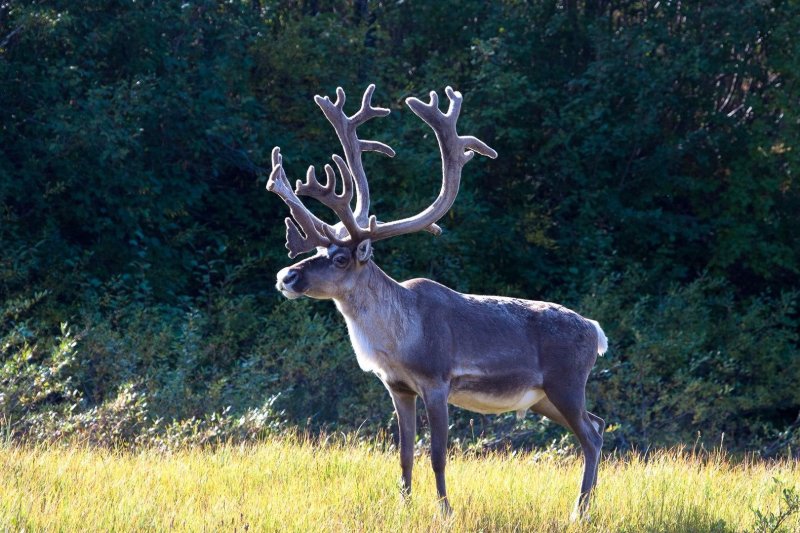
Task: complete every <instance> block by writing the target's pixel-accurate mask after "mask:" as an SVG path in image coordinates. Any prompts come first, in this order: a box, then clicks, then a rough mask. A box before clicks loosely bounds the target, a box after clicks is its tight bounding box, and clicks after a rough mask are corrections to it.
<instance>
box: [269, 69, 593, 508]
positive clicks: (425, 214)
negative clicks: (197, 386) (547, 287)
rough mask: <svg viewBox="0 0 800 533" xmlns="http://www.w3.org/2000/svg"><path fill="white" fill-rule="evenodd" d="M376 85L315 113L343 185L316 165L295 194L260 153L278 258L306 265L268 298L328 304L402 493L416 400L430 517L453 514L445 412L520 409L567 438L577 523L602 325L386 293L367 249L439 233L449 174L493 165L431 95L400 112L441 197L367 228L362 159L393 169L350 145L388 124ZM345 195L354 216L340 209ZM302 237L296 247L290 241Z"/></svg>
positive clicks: (472, 298) (556, 311) (513, 303)
mask: <svg viewBox="0 0 800 533" xmlns="http://www.w3.org/2000/svg"><path fill="white" fill-rule="evenodd" d="M374 90H375V86H374V85H370V86H369V87H368V88H367V90H366V91H365V93H364V96H363V99H362V103H361V109H359V110H358V112H356V113H355V114H354V115H352V116H347V115H346V114H345V112H344V103H345V94H344V91H343V90H342V89H341V88H337V89H336V101H335V102H331V100H330V99H329V98H328V97H327V96H326V97H324V98H322V97H320V96H315V97H314V100H315V102H316V103H317V105H318V106H319V107H320V108H321V109H322V112H323V113H324V114H325V117H326V118H327V119H328V121H330V123H331V124H332V125H333V127H334V129H335V130H336V134H337V135H338V137H339V140H340V141H341V144H342V148H343V150H344V159H342V157H340V156H338V155H334V156H333V162H334V164H335V165H336V167H337V169H338V171H339V175H340V177H341V182H342V183H341V192H337V190H336V189H337V186H336V182H337V180H336V173H335V172H334V170H333V168H332V167H331V165H325V174H326V180H325V184H322V183H320V182H319V181H318V180H317V178H316V175H315V171H314V167H313V166H311V167H309V169H308V173H307V175H306V181H305V182H301V181H300V180H297V184H296V188H295V190H294V191H293V190H292V188H291V187H290V185H289V182H288V180H287V178H286V174H285V171H284V169H283V165H282V159H281V153H280V149H279V148H278V147H276V148H274V149H273V151H272V172H271V174H270V176H269V180H268V182H267V190H269V191H272V192H274V193H276V194H277V195H278V196H280V197H281V199H283V201H284V202H286V204H287V205H288V206H289V210H290V213H291V217H287V218H286V247H287V248H288V250H289V257H290V258H294V257H296V256H297V255H299V254H303V253H306V252H313V251H316V254H315V255H314V256H313V257H309V258H307V259H305V260H303V261H300V262H299V263H296V264H294V265H292V266H289V267H286V268H284V269H282V270H281V271H280V272H278V275H277V284H276V288H277V289H278V290H279V291H280V292H281V293H282V294H283V295H284V296H285V297H286V298H290V299H294V298H299V297H301V296H307V297H310V298H316V299H332V300H333V301H334V303H335V304H336V308H337V309H338V310H339V312H340V313H341V314H342V315H343V316H344V319H345V322H346V323H347V330H348V333H349V335H350V340H351V342H352V344H353V349H354V351H355V353H356V358H357V360H358V364H359V366H360V367H361V368H362V369H363V370H364V371H367V372H373V373H374V374H375V375H377V376H378V378H379V379H380V380H381V382H382V383H383V384H384V386H385V387H386V389H387V390H388V391H389V395H390V396H391V398H392V402H393V403H394V408H395V411H396V413H397V421H398V425H399V430H400V431H399V433H400V466H401V470H402V479H401V492H402V494H403V495H404V496H408V495H410V493H411V470H412V464H413V460H414V438H415V434H416V399H417V397H418V396H420V397H421V398H422V401H423V403H424V405H425V409H426V412H427V415H428V421H429V423H430V432H431V452H430V453H431V465H432V467H433V471H434V474H435V478H436V490H437V493H438V496H439V501H440V503H441V506H442V509H443V511H444V512H445V513H446V514H449V513H450V512H451V507H450V503H449V501H448V499H447V490H446V488H445V476H444V472H445V462H446V456H447V433H448V412H447V410H448V404H453V405H456V406H458V407H462V408H464V409H469V410H471V411H476V412H478V413H483V414H487V413H504V412H509V411H516V412H517V415H518V416H524V414H525V413H526V412H527V410H528V409H530V410H533V411H534V412H536V413H539V414H541V415H544V416H546V417H548V418H550V419H551V420H553V421H555V422H557V423H558V424H560V425H562V426H564V427H566V428H567V429H570V430H571V431H572V432H573V433H575V435H576V436H577V438H578V441H579V442H580V445H581V449H582V451H583V456H584V470H583V480H582V482H581V486H580V493H579V496H578V499H577V502H576V504H575V510H574V511H573V514H572V518H573V519H576V518H579V517H585V516H586V513H587V511H588V508H589V496H590V494H591V491H592V487H593V486H594V485H595V483H596V479H597V467H598V463H599V460H600V449H601V447H602V445H603V436H602V435H603V430H604V428H605V422H604V421H603V419H601V418H600V417H598V416H597V415H594V414H592V413H590V412H588V411H587V410H586V407H585V389H586V380H587V379H588V376H589V371H590V370H591V368H592V366H593V365H594V362H595V359H596V358H597V355H598V354H603V353H604V352H605V351H606V349H607V347H608V341H607V339H606V336H605V334H604V333H603V330H602V329H601V328H600V325H599V324H598V323H597V322H596V321H594V320H589V319H586V318H583V317H582V316H580V315H579V314H577V313H575V312H574V311H571V310H569V309H567V308H565V307H562V306H561V305H558V304H554V303H547V302H537V301H531V300H522V299H517V298H507V297H502V296H476V295H472V294H461V293H458V292H455V291H453V290H451V289H449V288H447V287H445V286H443V285H440V284H439V283H436V282H435V281H431V280H428V279H411V280H408V281H404V282H402V283H398V282H397V281H395V280H394V279H392V278H391V277H389V276H388V275H387V274H386V273H384V272H383V270H381V269H380V268H379V267H378V266H377V265H376V264H375V263H374V262H373V260H372V245H373V243H375V242H377V241H380V240H383V239H388V238H390V237H396V236H398V235H403V234H406V233H413V232H417V231H421V230H426V231H428V232H430V233H433V234H434V235H438V234H440V233H441V231H442V230H441V228H440V227H439V226H438V225H437V224H436V222H437V221H438V220H439V219H440V218H441V217H442V216H444V214H445V213H447V211H448V210H449V209H450V207H451V206H452V205H453V202H454V201H455V199H456V195H457V194H458V188H459V184H460V182H461V170H462V168H463V167H464V165H465V164H466V163H467V162H468V161H469V160H470V159H472V157H473V156H474V155H475V153H476V152H477V153H479V154H481V155H484V156H488V157H491V158H496V157H497V152H495V151H494V150H493V149H492V148H490V147H489V146H488V145H486V143H484V142H483V141H480V140H479V139H477V138H475V137H472V136H461V135H458V133H456V121H457V120H458V115H459V112H460V109H461V102H462V96H461V94H460V93H458V92H456V91H454V90H453V89H452V88H450V87H447V89H446V90H445V92H446V93H447V97H448V99H449V100H450V106H449V109H448V111H447V112H446V113H442V112H441V111H440V109H439V100H438V97H437V95H436V93H435V92H431V93H430V102H429V103H424V102H423V101H421V100H419V99H417V98H408V99H407V100H406V104H407V105H408V107H409V108H411V111H413V112H414V113H415V114H416V115H417V116H418V117H419V118H421V119H422V120H423V121H425V122H426V123H427V124H428V125H429V126H430V127H431V128H432V129H433V131H434V132H435V134H436V139H437V141H438V143H439V149H440V151H441V157H442V174H443V178H442V188H441V192H440V193H439V196H438V197H437V198H436V200H435V201H434V202H433V203H432V204H431V205H430V206H428V207H427V208H426V209H424V210H423V211H421V212H420V213H418V214H417V215H414V216H411V217H408V218H403V219H400V220H394V221H391V222H378V221H377V220H376V218H375V216H374V215H373V216H370V215H369V187H368V184H367V178H366V175H365V172H364V167H363V165H362V162H361V154H362V152H367V151H373V152H379V153H381V154H384V155H387V156H389V157H393V156H394V155H395V152H394V150H392V149H391V148H390V147H389V146H387V145H386V144H383V143H381V142H378V141H372V140H362V139H359V138H358V136H357V135H356V129H357V128H358V126H360V125H361V124H363V123H365V122H366V121H368V120H370V119H372V118H374V117H382V116H386V115H388V114H389V110H388V109H383V108H377V107H373V106H372V104H371V99H372V94H373V92H374ZM354 192H355V197H356V202H355V209H352V199H353V194H354ZM298 196H310V197H312V198H315V199H316V200H318V201H320V202H322V203H323V204H324V205H326V206H327V207H328V208H330V209H331V210H332V211H333V212H334V213H335V214H336V215H337V216H338V217H339V220H340V222H339V223H337V224H335V225H329V224H327V223H325V222H323V221H322V220H320V219H319V218H317V217H316V216H315V215H314V214H313V213H311V211H309V210H308V209H307V208H306V207H305V206H304V205H303V203H302V202H301V201H300V199H299V198H298ZM301 231H302V233H301Z"/></svg>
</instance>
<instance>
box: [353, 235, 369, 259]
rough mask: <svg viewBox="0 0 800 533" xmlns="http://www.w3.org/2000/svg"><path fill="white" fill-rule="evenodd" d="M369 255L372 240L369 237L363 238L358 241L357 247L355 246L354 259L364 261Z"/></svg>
mask: <svg viewBox="0 0 800 533" xmlns="http://www.w3.org/2000/svg"><path fill="white" fill-rule="evenodd" d="M371 257H372V241H371V240H369V239H364V240H363V241H361V242H360V243H358V248H356V259H358V262H359V263H366V262H367V261H369V260H370V258H371Z"/></svg>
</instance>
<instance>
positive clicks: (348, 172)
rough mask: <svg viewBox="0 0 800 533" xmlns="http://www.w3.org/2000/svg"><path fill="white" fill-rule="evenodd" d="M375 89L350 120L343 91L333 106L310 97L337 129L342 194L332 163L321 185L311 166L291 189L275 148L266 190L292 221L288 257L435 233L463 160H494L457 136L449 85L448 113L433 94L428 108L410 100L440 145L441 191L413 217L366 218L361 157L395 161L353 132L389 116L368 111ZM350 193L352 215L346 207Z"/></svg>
mask: <svg viewBox="0 0 800 533" xmlns="http://www.w3.org/2000/svg"><path fill="white" fill-rule="evenodd" d="M374 91H375V85H370V86H369V87H367V90H366V91H365V92H364V97H363V98H362V101H361V109H359V110H358V111H357V112H356V113H355V114H354V115H352V116H349V117H348V116H347V115H346V114H345V112H344V103H345V95H344V91H343V90H342V88H341V87H338V88H337V89H336V101H335V102H331V100H330V98H328V97H327V96H326V97H324V98H323V97H321V96H315V97H314V101H315V102H316V103H317V105H318V106H319V107H320V109H322V112H323V113H324V114H325V117H326V118H327V119H328V121H329V122H330V123H331V124H332V125H333V128H334V129H335V130H336V134H337V136H338V137H339V140H340V142H341V143H342V148H343V149H344V155H345V159H344V160H343V159H342V158H341V157H339V156H338V155H334V156H333V162H334V163H335V164H336V166H337V168H338V170H339V175H340V176H341V177H342V192H341V194H338V193H337V192H336V173H335V172H334V170H333V168H332V167H331V166H330V165H325V175H326V181H325V184H324V185H323V184H321V183H320V182H319V181H318V180H317V177H316V173H315V171H314V167H313V166H312V167H309V169H308V172H307V173H306V181H305V183H303V182H301V181H300V180H297V185H296V188H295V190H294V191H292V190H291V188H290V187H289V182H288V180H287V179H286V174H285V172H284V170H283V165H282V161H281V155H280V150H279V148H277V147H276V148H275V149H273V151H272V173H271V174H270V177H269V181H268V182H267V189H268V190H270V191H272V192H274V193H276V194H278V195H279V196H280V197H281V198H282V199H283V201H284V202H286V204H287V205H288V206H289V210H290V211H291V214H292V218H293V219H294V221H292V218H287V219H286V247H287V248H288V249H289V257H292V258H293V257H295V256H297V255H299V254H302V253H305V252H310V251H312V250H314V248H316V247H317V246H328V245H330V244H331V243H336V244H339V245H345V244H348V243H350V242H361V241H362V240H364V239H372V240H373V241H378V240H381V239H388V238H389V237H394V236H396V235H402V234H404V233H413V232H416V231H421V230H427V231H429V232H431V233H433V234H434V235H438V234H440V233H441V231H442V230H441V228H439V226H437V225H436V221H437V220H439V219H440V218H441V217H443V216H444V214H445V213H447V211H448V210H449V209H450V207H451V206H452V205H453V202H454V201H455V199H456V195H458V188H459V185H460V183H461V170H462V168H463V167H464V165H465V164H466V163H467V161H469V160H470V159H472V157H473V156H474V155H475V152H477V153H479V154H482V155H485V156H488V157H491V158H495V157H497V152H495V151H494V150H492V149H491V148H490V147H489V146H487V145H486V143H484V142H483V141H481V140H479V139H477V138H475V137H472V136H460V135H458V133H457V132H456V122H457V121H458V115H459V112H460V110H461V102H462V96H461V93H459V92H457V91H454V90H453V89H452V88H451V87H447V88H446V89H445V92H446V93H447V97H448V98H449V99H450V107H449V109H448V110H447V113H442V112H441V111H440V110H439V97H438V96H437V95H436V93H435V92H433V91H432V92H431V93H430V103H427V104H426V103H424V102H422V101H421V100H419V99H417V98H408V99H407V100H406V104H407V105H408V107H410V108H411V110H412V111H413V112H414V113H415V114H416V115H417V116H418V117H420V118H421V119H422V120H424V121H425V122H426V123H427V124H428V125H429V126H430V127H431V128H433V131H434V133H435V134H436V139H437V140H438V142H439V149H440V151H441V154H442V189H441V191H440V192H439V196H438V197H437V198H436V200H434V202H433V204H431V205H430V206H428V207H427V208H426V209H425V210H423V211H422V212H420V213H418V214H417V215H415V216H412V217H408V218H404V219H401V220H396V221H393V222H387V223H381V222H377V221H376V219H375V217H374V216H369V184H368V182H367V177H366V174H365V173H364V167H363V165H362V163H361V153H362V152H366V151H374V152H380V153H382V154H384V155H388V156H390V157H393V156H394V150H392V149H391V148H390V147H389V146H388V145H386V144H383V143H382V142H379V141H366V140H362V139H359V138H358V136H357V135H356V128H358V126H360V125H361V124H363V123H364V122H366V121H368V120H369V119H371V118H374V117H383V116H386V115H388V114H389V110H388V109H384V108H380V107H372V104H371V100H372V94H373V92H374ZM354 192H355V196H356V208H355V211H354V210H353V209H352V208H351V205H350V204H351V202H352V199H353V194H354ZM297 195H301V196H311V197H313V198H316V199H317V200H318V201H320V202H322V203H323V204H325V205H326V206H327V207H329V208H330V209H331V210H333V212H334V213H336V215H337V216H338V217H339V220H341V226H340V225H339V224H337V225H335V226H331V225H329V224H327V223H325V222H323V221H322V220H320V219H319V218H317V217H316V216H314V214H313V213H311V211H309V210H308V209H307V208H306V207H305V206H304V205H303V203H302V202H301V201H300V199H299V198H298V197H297ZM295 222H296V223H295ZM298 225H299V228H298ZM342 226H343V227H344V228H345V229H346V230H347V235H343V234H342V233H341V232H339V231H338V229H339V228H341V227H342ZM301 230H302V233H301Z"/></svg>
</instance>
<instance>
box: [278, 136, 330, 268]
mask: <svg viewBox="0 0 800 533" xmlns="http://www.w3.org/2000/svg"><path fill="white" fill-rule="evenodd" d="M282 161H283V158H282V157H281V152H280V148H278V147H277V146H276V147H275V148H273V149H272V172H271V173H270V175H269V179H268V180H267V190H268V191H271V192H274V193H275V194H277V195H278V196H280V197H281V199H282V200H283V201H284V202H286V205H288V206H289V212H290V213H291V215H292V216H291V217H286V219H285V222H286V248H287V249H288V250H289V257H291V258H295V257H296V256H298V255H300V254H302V253H306V252H310V251H312V250H314V248H316V247H317V246H328V245H329V244H330V240H329V238H328V237H327V236H326V235H327V233H328V232H327V231H326V230H327V229H329V228H330V226H329V225H328V224H326V223H325V222H323V221H321V220H320V219H318V218H317V217H316V216H314V214H313V213H312V212H311V211H309V210H308V208H306V206H304V205H303V202H301V201H300V199H299V198H298V197H297V195H296V194H295V193H294V191H292V188H291V186H290V185H289V180H288V179H287V178H286V172H285V171H284V170H283V164H282ZM292 219H294V221H297V224H295V222H294V221H293V220H292ZM298 224H299V226H300V227H299V228H298ZM300 230H302V233H301V231H300Z"/></svg>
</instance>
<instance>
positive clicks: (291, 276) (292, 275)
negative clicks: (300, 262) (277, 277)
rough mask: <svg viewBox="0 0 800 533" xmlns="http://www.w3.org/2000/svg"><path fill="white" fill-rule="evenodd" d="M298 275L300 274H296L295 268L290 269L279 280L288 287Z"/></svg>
mask: <svg viewBox="0 0 800 533" xmlns="http://www.w3.org/2000/svg"><path fill="white" fill-rule="evenodd" d="M299 277H300V274H298V273H297V271H296V270H290V271H289V272H287V273H286V275H285V276H283V279H282V280H281V281H282V282H283V284H284V285H285V286H287V287H290V286H291V285H292V284H293V283H294V282H295V281H297V278H299Z"/></svg>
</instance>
